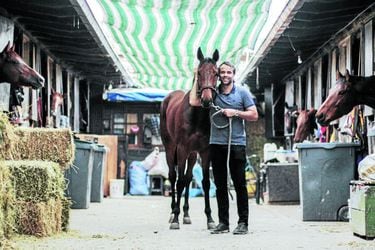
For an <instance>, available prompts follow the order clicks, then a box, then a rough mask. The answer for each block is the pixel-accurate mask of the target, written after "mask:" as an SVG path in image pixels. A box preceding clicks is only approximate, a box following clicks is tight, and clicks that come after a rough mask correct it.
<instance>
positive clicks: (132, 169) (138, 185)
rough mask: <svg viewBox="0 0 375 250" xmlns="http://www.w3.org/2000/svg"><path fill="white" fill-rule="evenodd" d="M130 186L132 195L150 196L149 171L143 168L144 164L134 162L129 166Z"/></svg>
mask: <svg viewBox="0 0 375 250" xmlns="http://www.w3.org/2000/svg"><path fill="white" fill-rule="evenodd" d="M128 171H129V172H128V173H129V184H130V190H129V193H130V194H131V195H148V194H149V189H148V185H147V171H146V170H145V169H144V167H143V166H142V162H140V161H133V162H132V163H130V166H129V170H128Z"/></svg>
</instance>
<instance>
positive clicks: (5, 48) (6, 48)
mask: <svg viewBox="0 0 375 250" xmlns="http://www.w3.org/2000/svg"><path fill="white" fill-rule="evenodd" d="M9 47H10V41H8V43H7V45H6V46H5V47H4V49H3V51H1V54H3V53H4V52H6V51H8V50H9Z"/></svg>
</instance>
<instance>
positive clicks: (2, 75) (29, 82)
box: [0, 42, 44, 89]
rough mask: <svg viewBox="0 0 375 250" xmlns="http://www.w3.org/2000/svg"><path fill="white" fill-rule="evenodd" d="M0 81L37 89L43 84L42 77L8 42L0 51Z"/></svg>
mask: <svg viewBox="0 0 375 250" xmlns="http://www.w3.org/2000/svg"><path fill="white" fill-rule="evenodd" d="M0 82H8V83H10V84H14V85H15V86H18V87H20V86H24V87H31V88H33V89H38V88H41V87H43V86H44V78H43V76H41V75H40V74H39V73H38V72H36V71H35V70H34V69H32V68H31V67H30V66H28V65H27V64H26V63H25V62H24V60H23V59H22V58H21V56H19V55H18V54H17V53H16V52H15V51H14V45H13V46H10V42H8V44H7V45H6V46H5V48H4V49H3V51H2V52H1V53H0Z"/></svg>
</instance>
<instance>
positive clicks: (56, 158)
mask: <svg viewBox="0 0 375 250" xmlns="http://www.w3.org/2000/svg"><path fill="white" fill-rule="evenodd" d="M15 133H16V134H17V135H18V136H19V138H20V142H19V143H18V144H17V145H16V149H17V152H18V154H17V157H14V158H13V159H17V160H44V161H53V162H57V163H59V164H60V166H61V167H62V168H63V169H67V168H69V167H70V166H71V165H72V163H73V160H74V150H75V148H74V140H73V134H72V131H71V130H70V129H66V128H64V129H53V128H21V127H19V128H16V130H15Z"/></svg>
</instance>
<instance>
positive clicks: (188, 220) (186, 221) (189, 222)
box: [183, 217, 191, 224]
mask: <svg viewBox="0 0 375 250" xmlns="http://www.w3.org/2000/svg"><path fill="white" fill-rule="evenodd" d="M183 221H184V224H191V220H190V217H184V220H183Z"/></svg>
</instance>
